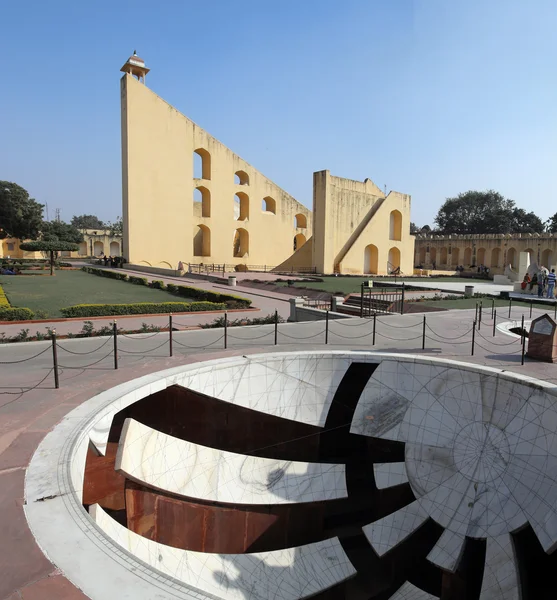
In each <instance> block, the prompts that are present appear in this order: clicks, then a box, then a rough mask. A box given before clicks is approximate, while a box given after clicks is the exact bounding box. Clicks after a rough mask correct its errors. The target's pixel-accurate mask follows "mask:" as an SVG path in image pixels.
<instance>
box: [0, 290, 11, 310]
mask: <svg viewBox="0 0 557 600" xmlns="http://www.w3.org/2000/svg"><path fill="white" fill-rule="evenodd" d="M0 308H10V303H9V302H8V298H7V297H6V294H5V292H4V290H3V289H2V286H1V285H0Z"/></svg>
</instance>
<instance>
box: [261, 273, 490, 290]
mask: <svg viewBox="0 0 557 600" xmlns="http://www.w3.org/2000/svg"><path fill="white" fill-rule="evenodd" d="M254 279H257V277H256V276H254ZM321 279H323V281H322V282H321V281H305V282H297V283H295V284H294V286H295V287H305V288H309V289H312V290H322V291H324V292H330V293H335V292H340V293H342V294H351V293H354V292H359V291H360V289H361V285H362V283H363V282H364V281H366V282H367V281H369V280H370V279H373V276H370V277H363V278H362V277H334V276H326V277H321ZM408 280H409V278H407V279H406V281H408ZM383 281H384V282H385V283H389V284H393V283H395V281H396V282H397V283H398V282H399V281H400V278H399V277H397V278H396V280H395V278H394V277H381V278H378V279H375V280H374V286H375V287H377V288H380V287H381V282H383ZM417 281H419V282H420V283H424V282H426V283H431V284H432V287H435V283H440V282H443V281H451V282H453V283H455V282H456V283H458V282H465V283H470V284H472V283H474V282H478V281H481V282H482V283H485V282H486V281H488V280H486V279H471V278H468V277H428V278H427V279H426V278H420V279H417ZM277 285H279V286H285V285H288V284H287V283H286V282H279V283H277Z"/></svg>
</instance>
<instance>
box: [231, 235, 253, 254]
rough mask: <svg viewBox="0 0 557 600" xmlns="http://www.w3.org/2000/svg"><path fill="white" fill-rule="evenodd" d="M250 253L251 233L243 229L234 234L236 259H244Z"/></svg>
mask: <svg viewBox="0 0 557 600" xmlns="http://www.w3.org/2000/svg"><path fill="white" fill-rule="evenodd" d="M248 252H249V233H248V232H247V231H246V230H245V229H243V228H240V229H236V231H235V232H234V245H233V254H234V258H243V257H244V256H247V254H248Z"/></svg>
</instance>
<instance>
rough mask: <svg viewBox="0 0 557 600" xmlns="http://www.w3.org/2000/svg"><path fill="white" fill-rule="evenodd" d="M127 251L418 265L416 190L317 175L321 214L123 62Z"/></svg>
mask: <svg viewBox="0 0 557 600" xmlns="http://www.w3.org/2000/svg"><path fill="white" fill-rule="evenodd" d="M122 71H124V73H125V74H124V76H123V77H122V79H121V86H120V91H121V115H122V195H123V210H122V212H123V221H124V240H123V252H122V255H123V256H124V257H126V258H127V260H128V262H129V263H130V264H131V265H135V266H137V267H139V268H141V267H145V266H148V267H155V268H163V269H164V268H168V269H176V268H177V266H178V264H179V263H180V262H182V263H183V264H187V263H193V264H199V263H203V264H211V263H213V264H219V265H226V266H227V267H231V268H239V267H240V266H241V265H247V266H248V268H251V269H254V270H255V269H257V268H263V267H265V268H268V269H271V268H277V269H289V270H290V269H292V270H295V269H300V270H302V269H306V270H307V269H308V268H312V267H313V268H315V270H316V271H317V272H320V273H333V272H338V273H377V274H387V273H389V272H391V271H397V272H398V271H401V272H405V273H407V274H408V273H412V267H413V265H412V262H413V256H414V238H413V236H411V235H410V233H409V227H410V196H408V195H405V194H399V193H397V192H391V193H390V194H389V195H385V194H384V193H383V192H382V191H381V190H380V189H379V188H377V186H375V184H373V182H371V181H370V180H369V179H366V180H365V181H364V182H358V181H351V180H348V179H342V178H340V177H334V176H331V175H330V174H329V172H328V171H320V172H318V173H315V174H314V197H313V209H314V210H313V212H312V211H311V210H310V209H308V208H307V207H306V206H304V205H303V204H302V203H300V202H298V201H297V200H296V199H295V198H293V197H292V196H291V195H290V194H288V193H287V192H285V191H284V190H283V189H281V188H280V187H279V186H278V185H276V184H275V183H274V182H272V181H271V180H269V179H268V178H267V177H265V176H264V175H263V174H261V173H260V172H259V171H257V170H256V169H255V168H254V167H253V166H252V165H250V164H249V163H248V162H246V161H245V160H243V159H242V158H240V157H239V156H238V155H236V154H234V153H233V152H232V151H231V150H230V149H228V148H227V147H226V146H224V145H223V144H221V143H220V142H219V141H218V140H217V139H215V138H214V137H213V136H211V135H210V134H209V133H207V132H206V131H205V130H203V129H202V128H200V127H199V126H198V125H196V124H195V123H194V122H193V121H191V120H190V119H189V118H188V117H186V116H184V115H183V114H181V113H180V112H179V111H177V110H176V109H175V108H173V107H172V106H171V105H169V104H168V103H167V102H165V101H164V100H163V99H162V98H160V97H159V96H157V95H156V94H155V93H154V92H152V91H151V90H150V89H148V88H147V87H146V86H145V85H144V83H145V75H146V74H147V72H148V69H147V68H146V67H145V63H144V62H143V61H142V59H140V58H139V57H138V56H137V55H135V54H134V56H132V57H130V59H128V61H127V62H126V64H125V65H124V66H123V67H122Z"/></svg>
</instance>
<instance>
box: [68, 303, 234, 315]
mask: <svg viewBox="0 0 557 600" xmlns="http://www.w3.org/2000/svg"><path fill="white" fill-rule="evenodd" d="M225 308H226V305H225V304H223V303H220V304H217V303H213V302H160V303H156V302H137V303H135V304H76V305H75V306H68V307H67V308H62V309H60V312H61V313H62V314H63V315H64V316H65V317H106V316H117V315H157V314H168V313H180V312H199V311H204V310H207V311H208V310H224V309H225Z"/></svg>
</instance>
